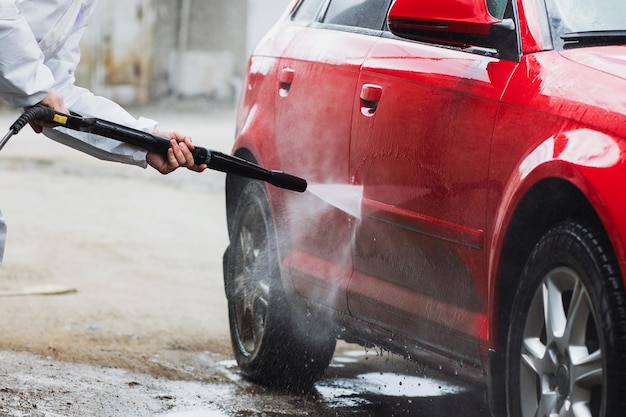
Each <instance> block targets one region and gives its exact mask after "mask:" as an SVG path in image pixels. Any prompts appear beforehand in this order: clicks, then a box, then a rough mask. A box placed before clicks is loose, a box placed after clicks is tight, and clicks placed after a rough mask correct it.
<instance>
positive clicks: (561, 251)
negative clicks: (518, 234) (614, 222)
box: [507, 222, 626, 417]
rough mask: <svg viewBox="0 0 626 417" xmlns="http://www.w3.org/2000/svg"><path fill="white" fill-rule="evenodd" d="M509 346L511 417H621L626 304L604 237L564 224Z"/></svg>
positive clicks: (544, 245) (516, 318)
mask: <svg viewBox="0 0 626 417" xmlns="http://www.w3.org/2000/svg"><path fill="white" fill-rule="evenodd" d="M508 340H509V344H508V349H507V372H508V378H507V384H508V389H507V391H508V404H509V416H511V417H531V416H555V415H559V416H572V417H574V416H585V417H616V416H618V415H622V414H621V413H622V412H623V410H624V406H625V405H626V401H625V400H624V397H625V396H624V393H623V388H624V384H625V383H626V379H625V376H626V372H625V370H626V366H625V364H626V300H625V296H624V286H623V283H622V278H621V274H620V272H619V269H618V265H617V262H616V260H615V257H614V255H613V253H612V250H611V246H610V245H609V243H608V240H607V239H606V238H605V237H604V235H603V234H601V233H599V232H597V231H594V230H593V229H589V228H586V227H583V226H581V225H579V224H576V223H573V222H566V223H563V224H561V225H559V226H558V227H556V228H554V229H553V230H551V231H550V232H548V233H547V234H546V235H545V236H544V237H543V238H542V239H541V240H540V242H539V243H538V244H537V246H536V247H535V249H534V251H533V253H532V254H531V256H530V258H529V260H528V262H527V264H526V267H525V269H524V272H523V273H522V277H521V280H520V283H519V289H518V292H517V295H516V298H515V301H514V303H513V310H512V320H511V326H510V331H509V339H508Z"/></svg>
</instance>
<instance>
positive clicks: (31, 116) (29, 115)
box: [9, 106, 49, 135]
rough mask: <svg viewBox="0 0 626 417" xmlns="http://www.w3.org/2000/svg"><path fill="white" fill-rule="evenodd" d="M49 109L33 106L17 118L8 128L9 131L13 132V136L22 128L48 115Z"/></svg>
mask: <svg viewBox="0 0 626 417" xmlns="http://www.w3.org/2000/svg"><path fill="white" fill-rule="evenodd" d="M48 111H49V109H47V108H46V107H43V106H35V107H31V108H30V109H28V110H26V111H25V112H24V113H22V115H21V116H20V117H18V118H17V120H16V121H15V122H13V124H12V125H11V127H10V128H9V130H10V131H12V132H13V134H14V135H17V133H18V132H19V131H20V130H22V128H23V127H24V126H26V125H27V124H28V123H30V122H32V121H33V120H36V119H40V118H42V117H43V116H45V115H46V114H47V113H48Z"/></svg>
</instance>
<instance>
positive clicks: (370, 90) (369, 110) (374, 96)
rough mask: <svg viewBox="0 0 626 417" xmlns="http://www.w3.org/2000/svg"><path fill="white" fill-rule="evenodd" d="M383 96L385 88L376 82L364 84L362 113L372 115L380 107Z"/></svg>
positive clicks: (362, 88) (362, 89) (361, 96)
mask: <svg viewBox="0 0 626 417" xmlns="http://www.w3.org/2000/svg"><path fill="white" fill-rule="evenodd" d="M382 96H383V88H382V87H381V86H379V85H376V84H363V86H362V87H361V95H360V98H361V113H363V115H365V116H371V115H372V114H374V112H375V111H376V109H377V108H378V103H379V102H380V99H381V97H382Z"/></svg>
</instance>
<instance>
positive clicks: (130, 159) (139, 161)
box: [44, 7, 157, 167]
mask: <svg viewBox="0 0 626 417" xmlns="http://www.w3.org/2000/svg"><path fill="white" fill-rule="evenodd" d="M92 12H93V7H90V8H88V9H86V10H84V11H83V12H82V13H81V15H80V18H79V21H77V22H76V24H75V26H74V28H73V30H72V33H71V35H70V36H69V37H68V38H67V40H66V41H65V43H64V44H63V46H62V47H61V48H60V49H59V50H58V51H57V53H56V54H55V55H53V56H52V57H50V59H49V60H48V61H47V62H46V65H47V66H48V67H49V68H50V70H51V71H52V74H53V75H54V79H55V85H54V89H55V90H57V91H58V92H60V93H61V94H63V97H64V99H65V105H66V106H67V107H68V108H69V109H71V110H72V111H74V112H76V113H79V114H81V115H82V116H85V117H98V118H101V119H105V120H109V121H111V122H114V123H118V124H121V125H124V126H128V127H132V128H135V129H139V130H143V131H147V132H152V131H154V129H155V128H156V125H157V123H156V122H155V121H153V120H150V119H144V118H140V119H136V118H134V117H133V116H131V115H130V114H129V113H128V112H127V111H126V110H124V109H123V108H122V107H121V106H120V105H118V104H117V103H115V102H113V101H111V100H109V99H107V98H105V97H101V96H96V95H94V94H93V93H91V92H90V91H89V90H87V89H85V88H81V87H77V86H76V85H75V84H74V83H75V75H74V74H75V72H76V66H77V65H78V62H79V60H80V39H81V37H82V34H83V31H84V29H85V27H86V22H87V21H88V19H89V17H90V16H89V15H90V14H91V13H92ZM44 134H45V135H46V136H48V137H49V138H51V139H53V140H55V141H58V142H61V143H63V144H65V145H67V146H70V147H72V148H75V149H78V150H80V151H82V152H85V153H87V154H89V155H92V156H94V157H96V158H100V159H103V160H108V161H116V162H122V163H127V164H133V165H138V166H142V167H146V165H147V164H146V151H144V150H142V149H139V148H137V147H135V146H131V145H127V144H125V143H121V142H118V141H115V140H111V139H107V138H103V137H101V136H96V135H92V134H89V133H85V132H76V131H72V130H68V129H64V128H56V129H44Z"/></svg>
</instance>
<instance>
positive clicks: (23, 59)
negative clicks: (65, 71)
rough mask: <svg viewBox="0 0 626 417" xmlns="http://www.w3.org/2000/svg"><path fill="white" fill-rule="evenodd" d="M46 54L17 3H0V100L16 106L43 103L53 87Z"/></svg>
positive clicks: (1, 1) (12, 1)
mask: <svg viewBox="0 0 626 417" xmlns="http://www.w3.org/2000/svg"><path fill="white" fill-rule="evenodd" d="M43 61H44V57H43V53H42V52H41V50H40V49H39V45H38V44H37V41H36V40H35V36H34V35H33V32H32V30H31V29H30V26H29V25H28V23H27V22H26V20H25V19H24V18H23V17H22V16H21V15H20V13H19V11H18V9H17V8H16V6H15V1H14V0H0V97H2V98H3V99H5V100H6V101H8V102H9V104H11V105H12V106H14V107H18V108H19V107H27V106H32V105H34V104H37V103H38V102H40V101H41V100H42V99H43V98H44V97H45V95H46V93H47V92H48V91H49V90H50V89H51V88H52V86H53V85H54V77H53V75H52V72H51V71H50V69H49V68H48V67H46V66H45V65H44V62H43Z"/></svg>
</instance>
